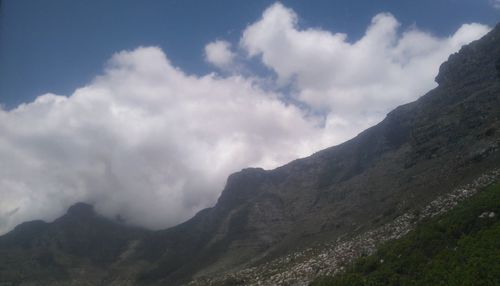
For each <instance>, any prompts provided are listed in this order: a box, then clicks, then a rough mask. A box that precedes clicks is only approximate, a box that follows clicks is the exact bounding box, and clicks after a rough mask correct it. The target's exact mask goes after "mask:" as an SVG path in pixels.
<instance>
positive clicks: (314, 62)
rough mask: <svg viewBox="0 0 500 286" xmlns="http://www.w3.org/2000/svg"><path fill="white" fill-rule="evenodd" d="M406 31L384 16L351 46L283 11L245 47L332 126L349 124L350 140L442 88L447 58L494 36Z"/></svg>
mask: <svg viewBox="0 0 500 286" xmlns="http://www.w3.org/2000/svg"><path fill="white" fill-rule="evenodd" d="M399 26H400V24H399V23H398V21H397V20H396V19H395V18H394V17H393V16H392V15H391V14H388V13H381V14H378V15H376V16H375V17H374V18H373V20H372V23H371V24H370V26H369V27H368V29H367V30H366V33H365V34H364V36H363V37H362V38H361V39H359V40H357V41H355V42H349V41H348V39H347V35H346V34H342V33H331V32H329V31H325V30H321V29H299V27H298V24H297V15H296V14H295V13H294V12H293V11H292V10H291V9H288V8H286V7H284V6H283V5H282V4H279V3H278V4H274V5H272V6H271V7H269V8H268V9H267V10H266V11H265V12H264V13H263V16H262V18H261V19H260V20H259V21H257V22H256V23H253V24H252V25H250V26H249V27H247V29H246V30H245V31H244V33H243V36H242V38H241V41H240V45H241V46H242V47H243V48H244V49H245V50H246V51H247V52H248V54H249V55H250V56H251V57H256V56H259V57H260V59H261V60H262V62H263V63H264V65H266V66H267V67H269V68H270V69H272V70H273V71H274V72H275V73H276V74H277V76H278V79H279V83H280V84H282V85H284V84H288V83H291V84H293V85H294V86H295V90H296V91H297V93H296V94H295V96H296V98H297V99H298V100H300V101H302V102H304V103H306V104H308V105H309V106H311V107H312V108H313V109H314V110H323V111H324V112H325V113H327V114H328V118H327V120H328V121H332V122H338V121H339V120H341V121H346V122H349V123H350V124H349V125H350V126H349V127H348V129H350V130H351V131H350V132H349V130H345V131H346V132H347V133H346V134H345V137H350V136H353V135H355V134H357V133H358V132H359V131H360V130H361V129H364V128H366V127H368V126H370V125H372V124H373V123H374V122H377V121H379V120H380V119H382V118H383V116H385V114H386V113H387V112H388V111H389V110H390V109H392V108H394V107H395V106H397V105H400V104H403V103H406V102H409V101H412V100H414V99H416V98H417V97H418V96H420V95H422V94H423V93H425V92H426V91H428V90H430V89H431V88H433V87H435V86H436V83H435V82H434V77H435V76H436V74H437V71H438V68H439V65H440V64H441V63H442V62H443V61H445V60H446V58H447V57H448V55H449V54H451V53H453V52H456V51H458V49H459V48H460V47H461V46H462V45H463V44H466V43H468V42H470V41H472V40H475V39H478V38H479V37H481V36H482V35H484V34H485V33H486V32H487V31H488V30H489V28H488V27H486V26H483V25H480V24H467V25H463V26H462V27H460V29H458V31H457V32H456V33H455V34H453V35H451V36H450V37H446V38H438V37H435V36H433V35H431V34H429V33H426V32H423V31H421V30H419V29H417V28H415V27H413V28H410V29H408V30H405V31H404V32H402V33H400V32H398V28H399ZM332 132H336V130H333V131H332Z"/></svg>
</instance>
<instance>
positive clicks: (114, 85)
mask: <svg viewBox="0 0 500 286" xmlns="http://www.w3.org/2000/svg"><path fill="white" fill-rule="evenodd" d="M1 3H2V5H1V10H0V13H1V14H0V104H2V105H3V106H0V198H2V199H1V200H0V234H1V233H4V232H6V231H8V230H10V229H12V228H13V227H14V226H15V225H17V224H19V223H20V222H23V221H27V220H34V219H44V220H52V219H54V218H56V217H58V216H59V215H61V214H63V213H64V212H65V210H66V209H67V208H68V207H69V206H70V205H72V204H74V203H76V202H88V203H92V204H94V206H95V208H96V210H97V211H98V212H99V213H100V214H102V215H105V216H107V217H110V218H114V217H116V216H117V215H120V217H122V218H123V219H125V220H126V221H127V222H129V223H130V224H133V225H140V226H144V227H148V228H152V229H160V228H165V227H169V226H172V225H175V224H177V223H180V222H182V221H185V220H186V219H188V218H190V217H191V216H192V215H193V214H195V213H196V212H197V211H199V210H200V209H202V208H205V207H209V206H212V205H213V204H214V203H215V202H216V201H217V198H218V196H219V194H220V192H221V191H222V189H223V188H224V184H225V181H226V178H227V176H228V175H229V174H231V173H233V172H235V171H238V170H241V169H242V168H246V167H249V166H251V167H263V168H266V169H272V168H275V167H278V166H280V165H283V164H285V163H287V162H289V161H291V160H294V159H296V158H299V157H305V156H308V155H310V154H312V153H314V152H316V151H318V150H321V149H323V148H326V147H330V146H333V145H336V144H340V143H342V142H344V141H345V140H348V139H350V138H352V137H354V136H356V135H357V134H358V133H359V132H361V131H363V130H364V129H366V128H368V127H370V126H373V125H374V124H376V123H378V122H380V121H381V120H383V118H384V117H385V115H386V114H387V112H389V111H390V110H392V109H393V108H395V107H397V106H398V105H401V104H405V103H408V102H411V101H413V100H416V99H417V98H419V97H420V96H422V95H423V94H425V93H426V92H427V91H429V90H431V89H432V88H435V87H436V86H437V84H436V83H435V81H434V78H435V76H436V75H437V72H438V70H439V66H440V65H441V63H443V62H444V61H446V59H447V58H448V56H449V55H450V54H452V53H455V52H458V51H459V50H460V48H461V47H462V46H463V45H466V44H468V43H470V42H471V41H474V40H477V39H480V38H481V37H482V36H484V35H485V34H486V33H488V32H489V31H490V29H491V28H492V27H493V26H494V25H495V24H496V22H497V20H498V19H499V18H498V17H499V12H500V10H499V9H500V3H499V0H461V1H453V0H433V1H430V0H422V1H409V0H408V1H405V0H380V1H375V0H366V1H319V0H318V1H305V0H302V1H299V0H296V1H283V2H274V1H263V0H257V1H243V0H241V1H236V0H232V1H229V0H224V1H201V0H200V1H192V0H182V1H153V0H149V1H130V0H119V1H118V0H117V1H112V0H95V1H90V0H86V1H69V0H67V1H61V0H51V1H39V0H33V1H28V0H3V1H2V2H1Z"/></svg>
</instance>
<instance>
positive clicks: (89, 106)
mask: <svg viewBox="0 0 500 286" xmlns="http://www.w3.org/2000/svg"><path fill="white" fill-rule="evenodd" d="M315 124H316V122H315V121H314V120H312V119H306V117H305V116H304V114H303V113H302V111H300V110H299V109H298V108H296V107H295V106H293V105H289V104H286V103H284V102H282V101H280V100H279V99H278V95H277V94H273V93H269V92H265V91H263V90H261V89H260V88H259V87H258V86H256V85H255V84H254V83H253V82H252V80H251V79H245V78H242V77H238V76H232V77H227V78H219V77H216V76H215V75H212V74H210V75H206V76H203V77H195V76H189V75H186V74H184V73H183V72H182V71H180V70H179V69H177V68H175V67H173V66H172V65H171V64H170V62H169V61H168V59H167V58H166V56H165V54H164V53H163V52H162V51H161V50H160V49H158V48H154V47H149V48H139V49H137V50H134V51H125V52H121V53H118V54H116V55H114V56H113V58H112V59H111V61H110V63H109V65H108V68H107V69H106V71H105V73H104V74H103V75H101V76H99V77H97V78H96V79H95V80H94V81H93V82H92V83H90V84H89V85H87V86H85V87H83V88H80V89H78V90H76V91H75V92H74V93H73V94H72V95H70V96H68V97H66V96H58V95H54V94H45V95H42V96H40V97H38V98H37V99H36V100H35V101H34V102H32V103H28V104H23V105H21V106H19V107H18V108H16V109H14V110H11V111H5V110H2V111H0V134H2V136H1V137H0V158H2V160H0V195H1V197H2V200H0V210H2V211H4V212H5V213H2V214H0V216H1V217H2V221H0V223H2V225H0V231H5V230H7V229H10V228H11V227H13V226H14V225H16V224H18V223H20V222H22V221H25V220H30V219H36V218H43V219H53V218H55V217H57V216H59V215H61V214H62V213H63V212H64V211H65V209H66V208H67V207H68V206H69V205H71V204H73V203H75V202H77V201H87V202H91V203H95V206H96V208H97V210H98V211H99V212H100V213H103V214H105V215H107V216H109V217H114V216H116V215H120V216H121V217H123V218H124V219H125V220H127V221H129V222H131V223H133V224H139V225H144V226H147V227H151V228H162V227H167V226H171V225H173V224H176V223H179V222H181V221H183V220H185V219H187V218H189V217H190V216H192V215H193V214H194V213H195V212H196V211H198V210H200V209H201V208H203V207H207V206H210V205H211V204H213V203H214V201H215V200H216V198H217V196H218V194H219V192H220V191H221V190H222V187H223V184H224V182H225V179H226V176H227V175H228V174H229V173H231V172H233V171H235V170H238V169H241V168H243V167H247V166H263V167H274V166H277V165H278V164H282V163H284V162H286V161H289V160H292V159H294V158H295V157H297V156H301V155H305V154H308V153H310V152H311V151H312V150H314V149H316V148H317V147H318V146H317V145H316V146H314V144H312V145H311V144H310V142H309V141H308V139H307V138H310V137H315V136H318V135H319V132H318V130H316V129H315V127H314V125H315Z"/></svg>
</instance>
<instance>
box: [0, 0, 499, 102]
mask: <svg viewBox="0 0 500 286" xmlns="http://www.w3.org/2000/svg"><path fill="white" fill-rule="evenodd" d="M272 3H274V1H264V0H256V1H234V0H219V1H193V0H182V1H180V0H178V1H175V0H166V1H158V0H149V1H131V0H106V1H102V0H88V1H67V0H51V1H39V0H3V1H2V7H1V9H2V10H1V13H2V14H1V17H0V103H2V104H3V105H4V106H6V107H7V108H13V107H15V106H17V105H18V104H20V103H22V102H29V101H32V100H33V99H34V98H35V97H36V96H38V95H40V94H43V93H46V92H54V93H56V94H69V93H71V92H72V91H73V90H74V89H75V88H77V87H79V86H82V85H84V84H85V83H87V82H89V81H90V80H91V79H92V78H93V77H94V76H96V75H97V74H99V73H100V72H101V70H102V67H103V65H104V63H105V62H106V60H107V59H108V58H109V57H110V56H111V55H112V54H113V53H115V52H117V51H120V50H126V49H134V48H136V47H138V46H149V45H155V46H159V47H161V48H162V49H163V50H164V51H165V52H166V53H167V55H168V56H169V58H170V59H171V60H172V61H173V63H174V65H176V66H178V67H181V68H182V69H183V70H185V71H186V72H188V73H194V74H204V73H207V72H210V71H211V70H212V67H211V66H210V65H207V64H206V63H205V62H204V61H203V47H204V46H205V44H206V43H207V42H209V41H212V40H213V39H216V38H223V39H225V40H229V41H236V40H237V39H238V38H239V37H240V33H241V31H242V30H243V29H244V28H245V27H246V26H247V25H248V24H250V23H251V22H254V21H256V20H257V19H258V18H259V17H260V15H261V13H262V11H263V10H264V9H265V8H266V7H267V6H269V5H271V4H272ZM282 3H283V4H284V5H285V6H287V7H290V8H292V9H293V10H294V11H295V12H297V14H298V15H299V17H300V25H301V26H303V27H321V28H323V29H326V30H329V31H334V32H343V33H347V34H348V36H349V39H350V40H356V39H357V38H359V37H360V36H362V34H363V33H364V31H365V28H366V26H367V25H368V24H369V22H370V20H371V18H372V17H373V16H374V15H375V14H377V13H379V12H390V13H392V14H393V15H394V16H395V17H396V18H397V19H398V20H399V21H400V22H401V23H402V25H403V26H408V25H412V24H416V25H418V27H419V28H421V29H423V30H425V31H430V32H432V33H433V34H436V35H439V36H442V35H448V34H450V33H452V32H453V31H454V30H456V29H457V27H459V26H460V25H461V24H463V23H466V22H478V23H482V24H486V25H489V26H493V25H494V24H496V22H497V21H498V20H499V15H500V10H496V9H493V8H492V5H491V4H490V3H489V2H488V0H422V1H409V0H403V1H402V0H363V1H346V0H339V1H329V0H317V1H303V0H296V1H282Z"/></svg>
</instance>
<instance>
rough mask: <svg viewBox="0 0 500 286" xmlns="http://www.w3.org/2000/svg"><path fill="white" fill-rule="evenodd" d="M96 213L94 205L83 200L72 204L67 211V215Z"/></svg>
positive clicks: (90, 214) (91, 214)
mask: <svg viewBox="0 0 500 286" xmlns="http://www.w3.org/2000/svg"><path fill="white" fill-rule="evenodd" d="M95 214H96V213H95V210H94V206H93V205H91V204H88V203H82V202H79V203H76V204H74V205H72V206H71V207H69V209H68V211H67V215H70V216H78V217H82V216H85V217H88V216H94V215H95Z"/></svg>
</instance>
